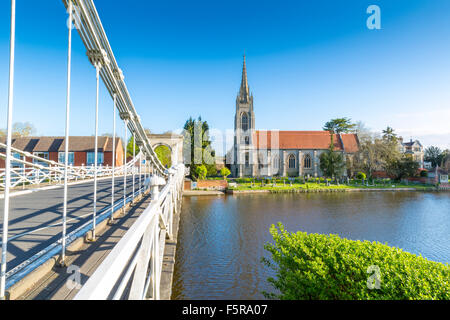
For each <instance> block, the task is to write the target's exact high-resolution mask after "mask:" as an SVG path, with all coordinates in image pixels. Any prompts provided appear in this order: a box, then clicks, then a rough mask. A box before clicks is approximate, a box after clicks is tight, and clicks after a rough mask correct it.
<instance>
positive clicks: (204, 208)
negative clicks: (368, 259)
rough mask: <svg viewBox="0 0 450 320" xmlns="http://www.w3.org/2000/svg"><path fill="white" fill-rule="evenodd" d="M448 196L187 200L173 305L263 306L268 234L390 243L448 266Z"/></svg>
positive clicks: (395, 194)
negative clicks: (243, 302)
mask: <svg viewBox="0 0 450 320" xmlns="http://www.w3.org/2000/svg"><path fill="white" fill-rule="evenodd" d="M449 208H450V195H449V194H448V193H418V192H417V193H416V192H379V193H323V194H276V195H272V194H267V195H261V194H259V195H242V196H227V197H217V198H216V197H213V198H211V197H191V198H184V200H183V209H182V215H181V222H180V230H179V234H178V246H177V254H176V265H175V275H174V285H173V296H172V298H173V299H262V298H264V297H263V295H262V294H261V292H262V291H264V290H266V291H271V287H270V286H269V285H268V283H267V281H266V279H267V277H269V276H272V274H271V271H270V270H268V269H267V268H266V267H265V266H264V265H263V264H262V263H261V262H260V260H261V257H263V256H267V253H266V252H265V250H264V247H263V246H264V244H265V243H266V242H268V241H271V236H270V234H269V228H270V226H271V225H272V224H275V223H277V222H282V223H283V224H284V225H285V227H286V228H287V229H288V230H289V231H306V232H309V233H323V234H330V233H333V234H338V235H339V236H341V237H345V238H349V239H353V240H370V241H379V242H382V243H387V244H389V245H391V246H396V247H400V248H402V249H404V250H405V251H409V252H412V253H415V254H422V255H423V256H424V257H425V258H428V259H430V260H434V261H440V262H445V263H450V210H449Z"/></svg>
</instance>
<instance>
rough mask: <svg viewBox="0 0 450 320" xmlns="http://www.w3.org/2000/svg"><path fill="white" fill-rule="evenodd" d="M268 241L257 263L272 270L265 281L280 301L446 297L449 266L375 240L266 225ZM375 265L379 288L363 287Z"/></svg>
mask: <svg viewBox="0 0 450 320" xmlns="http://www.w3.org/2000/svg"><path fill="white" fill-rule="evenodd" d="M270 232H271V234H272V236H273V238H274V241H275V242H274V243H273V244H266V245H265V249H266V250H267V251H269V252H270V253H271V255H272V259H271V260H269V259H265V258H264V259H263V262H264V263H265V264H266V265H267V266H269V267H271V268H272V269H273V270H274V271H275V272H276V278H275V279H274V278H269V279H268V281H269V282H270V284H271V285H272V286H273V287H274V288H275V289H276V290H277V291H279V292H280V294H270V293H265V295H266V296H267V297H269V298H277V299H284V300H301V299H313V300H316V299H317V300H329V299H330V300H331V299H335V300H336V299H337V300H359V299H362V300H367V299H375V300H384V299H389V300H409V299H426V300H429V299H439V300H444V299H450V266H449V265H448V264H445V265H444V264H442V263H438V262H432V261H429V260H427V259H425V258H423V257H420V256H416V255H414V254H411V253H408V252H405V251H402V250H401V249H398V248H393V247H389V246H387V245H384V244H381V243H378V242H369V241H364V242H362V241H352V240H348V239H343V238H340V237H339V236H337V235H320V234H307V233H304V232H298V233H288V232H287V231H286V230H285V229H284V227H283V225H282V224H281V223H280V224H279V225H278V228H276V227H275V226H272V227H271V229H270ZM373 266H377V267H379V270H380V278H379V279H380V286H379V289H369V288H368V284H369V282H370V280H373V279H374V278H373V275H374V272H373V271H370V269H368V268H369V267H373Z"/></svg>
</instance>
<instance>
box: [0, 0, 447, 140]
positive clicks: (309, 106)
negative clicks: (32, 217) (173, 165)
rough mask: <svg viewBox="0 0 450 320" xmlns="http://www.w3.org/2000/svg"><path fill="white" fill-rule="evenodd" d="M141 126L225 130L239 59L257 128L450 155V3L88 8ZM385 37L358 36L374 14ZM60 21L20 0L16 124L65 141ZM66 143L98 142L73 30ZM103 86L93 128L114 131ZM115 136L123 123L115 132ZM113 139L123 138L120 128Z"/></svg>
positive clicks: (89, 72) (0, 64)
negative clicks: (327, 130) (337, 122)
mask: <svg viewBox="0 0 450 320" xmlns="http://www.w3.org/2000/svg"><path fill="white" fill-rule="evenodd" d="M95 4H96V6H97V10H98V12H99V14H100V17H101V19H102V22H103V26H104V28H105V30H106V33H107V35H108V38H109V40H110V43H111V45H112V48H113V50H114V52H115V56H116V59H117V61H118V63H119V66H120V67H121V68H122V69H123V71H124V74H125V77H126V82H127V86H128V88H129V90H130V93H131V96H132V99H133V101H134V104H135V106H136V109H137V111H138V113H139V114H140V115H141V119H142V121H143V124H144V126H145V127H148V128H150V129H151V130H152V131H153V132H164V131H167V130H174V129H178V128H181V127H182V126H183V124H184V122H185V120H186V119H187V118H188V117H189V116H193V117H197V116H199V115H201V116H202V117H203V119H205V120H207V121H208V122H209V124H210V126H211V127H212V128H217V129H220V130H225V129H231V128H232V127H233V121H234V111H235V99H236V94H237V93H238V90H239V85H240V79H241V68H242V54H243V52H244V51H245V52H246V55H247V69H248V77H249V85H250V89H251V91H252V92H253V94H254V103H255V113H256V126H257V128H259V129H280V130H320V129H321V127H322V126H323V124H324V123H325V122H326V121H328V120H329V119H331V118H335V117H344V116H345V117H350V118H352V119H353V120H354V121H359V120H360V121H363V122H364V123H365V124H366V125H367V126H368V127H369V128H371V129H373V130H382V129H383V128H385V127H386V126H388V125H390V126H392V127H393V128H395V129H396V130H397V132H398V133H400V134H402V135H403V136H404V138H405V139H409V138H410V137H413V138H415V139H416V138H417V139H419V140H421V141H422V142H423V144H424V145H426V146H429V145H438V146H440V147H442V148H450V126H449V120H450V90H449V89H450V20H449V19H448V14H446V13H447V12H449V10H450V1H448V0H421V1H418V0H395V1H394V0H386V1H375V0H372V1H365V0H346V1H343V0H341V1H337V0H334V1H331V0H317V1H299V0H297V1H274V0H271V1H265V0H260V1H243V0H241V1H235V0H229V1H189V2H188V1H174V0H172V1H140V0H139V1H138V0H135V1H106V0H97V1H95ZM372 4H376V5H378V6H380V8H381V19H382V20H381V24H382V29H381V30H369V29H368V28H367V27H366V20H367V18H368V16H369V15H368V14H367V13H366V9H367V7H368V6H369V5H372ZM9 6H10V1H6V0H5V1H1V2H0V127H1V128H4V127H5V126H6V104H7V80H8V52H9V10H10V8H9ZM66 19H67V15H66V13H65V8H64V6H63V4H62V1H59V0H57V1H39V2H38V1H24V0H17V42H16V46H17V47H16V53H17V54H16V81H15V106H14V122H17V121H20V122H25V121H29V122H32V123H33V124H34V125H35V127H36V128H37V133H38V134H42V135H63V134H64V117H65V83H66V59H67V58H66V55H67V28H66ZM72 97H73V98H72V113H71V134H73V135H91V134H93V133H94V111H95V110H94V109H95V71H94V68H93V67H92V66H91V65H90V64H89V62H88V60H87V58H86V55H85V49H84V47H83V45H82V43H81V40H80V39H79V37H78V34H77V33H74V44H73V78H72ZM111 110H112V101H111V99H110V98H109V96H108V95H107V93H106V90H105V89H104V87H101V96H100V112H101V114H102V117H101V121H100V129H99V130H100V132H101V133H107V132H111V131H112V112H111ZM119 130H122V131H123V127H121V129H119ZM122 131H121V132H122Z"/></svg>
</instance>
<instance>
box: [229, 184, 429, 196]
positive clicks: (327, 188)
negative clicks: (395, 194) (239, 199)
mask: <svg viewBox="0 0 450 320" xmlns="http://www.w3.org/2000/svg"><path fill="white" fill-rule="evenodd" d="M373 191H376V192H379V191H438V189H437V188H436V187H434V186H430V185H425V186H424V185H403V184H383V185H380V184H378V185H347V184H340V185H335V184H328V185H327V184H325V183H292V184H265V185H261V184H259V183H258V184H250V183H241V184H238V185H236V186H234V187H230V188H228V189H227V191H226V192H227V193H228V194H243V193H317V192H373Z"/></svg>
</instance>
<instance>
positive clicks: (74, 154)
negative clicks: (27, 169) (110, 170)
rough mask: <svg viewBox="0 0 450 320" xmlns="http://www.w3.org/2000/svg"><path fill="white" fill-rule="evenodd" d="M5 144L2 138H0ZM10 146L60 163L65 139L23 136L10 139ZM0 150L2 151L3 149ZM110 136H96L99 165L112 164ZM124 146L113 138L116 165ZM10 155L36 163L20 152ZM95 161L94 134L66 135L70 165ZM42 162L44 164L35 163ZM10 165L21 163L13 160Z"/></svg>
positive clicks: (1, 162)
mask: <svg viewBox="0 0 450 320" xmlns="http://www.w3.org/2000/svg"><path fill="white" fill-rule="evenodd" d="M2 142H3V143H4V141H2ZM12 147H13V148H15V149H19V150H21V151H26V152H29V153H31V154H33V155H35V156H38V157H40V158H43V159H46V160H51V161H55V162H59V163H64V161H65V153H64V150H65V138H64V137H23V138H13V139H12ZM0 152H2V153H4V152H5V150H1V149H0ZM112 153H113V138H111V137H98V157H97V159H98V164H99V165H103V166H112V164H113V159H112V157H113V155H112ZM123 156H124V148H123V145H122V140H121V139H120V138H116V159H115V165H116V166H121V165H122V164H123V160H124V159H123ZM13 157H14V158H17V159H21V160H26V161H27V162H33V163H38V161H37V160H35V159H32V158H27V159H23V157H21V156H20V154H19V153H14V152H13ZM94 162H95V137H70V138H69V164H70V165H73V166H83V165H85V166H90V165H93V164H94ZM38 164H41V165H45V163H38ZM12 165H13V167H22V165H20V164H18V163H17V162H16V163H14V162H13V163H12ZM4 167H5V161H4V160H3V159H0V168H4Z"/></svg>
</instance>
